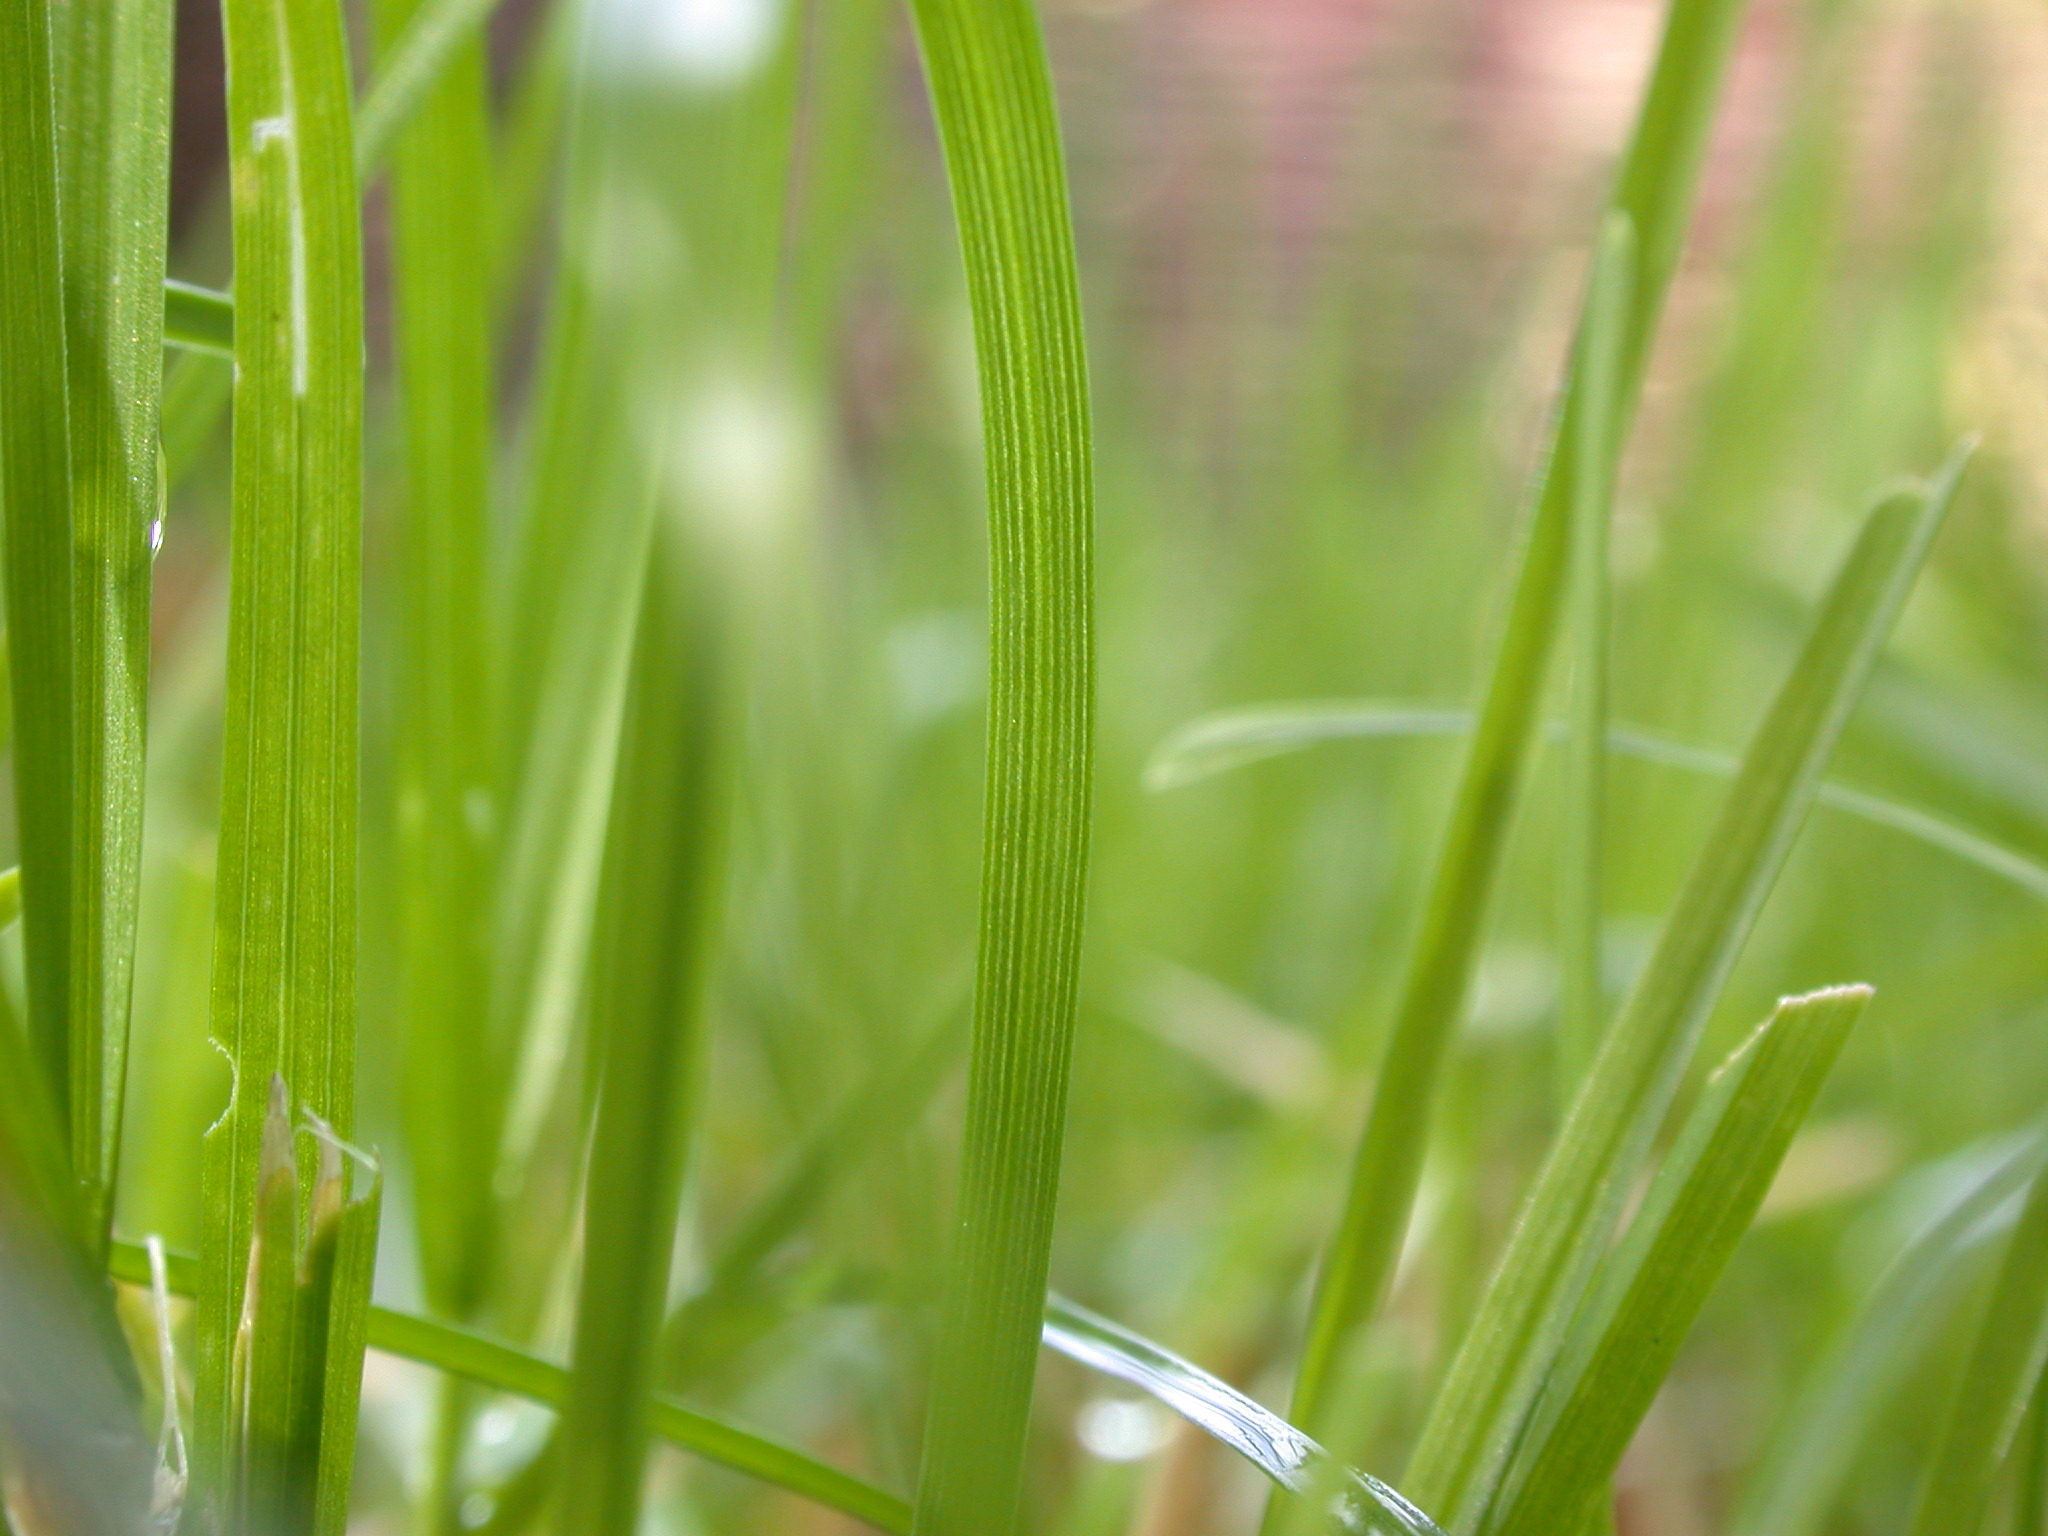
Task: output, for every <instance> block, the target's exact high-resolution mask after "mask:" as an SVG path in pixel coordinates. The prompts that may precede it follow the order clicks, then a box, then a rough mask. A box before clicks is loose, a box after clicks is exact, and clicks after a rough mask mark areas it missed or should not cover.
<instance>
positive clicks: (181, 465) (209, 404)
mask: <svg viewBox="0 0 2048 1536" xmlns="http://www.w3.org/2000/svg"><path fill="white" fill-rule="evenodd" d="M234 384H235V370H234V364H233V363H232V362H231V361H229V359H227V358H225V357H221V356H218V355H216V354H214V353H211V352H184V353H181V354H179V355H178V356H177V357H175V358H173V359H172V360H171V365H170V367H169V368H168V369H167V370H165V373H164V398H163V422H162V427H161V437H162V441H163V445H164V488H165V490H166V491H167V492H168V491H169V490H172V489H174V488H175V487H176V486H177V485H178V484H179V482H180V481H182V480H183V479H184V478H185V476H186V475H187V474H189V473H190V472H191V470H192V467H193V465H195V464H197V463H198V462H199V459H200V455H201V454H202V453H204V451H205V450H206V447H207V445H208V444H209V443H210V442H211V441H212V440H213V436H214V429H215V428H217V427H218V426H219V425H220V421H221V418H222V417H223V416H225V415H226V414H227V408H228V401H229V399H230V397H231V396H232V395H233V394H234Z"/></svg>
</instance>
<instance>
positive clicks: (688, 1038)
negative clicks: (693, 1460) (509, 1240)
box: [556, 521, 726, 1532]
mask: <svg viewBox="0 0 2048 1536" xmlns="http://www.w3.org/2000/svg"><path fill="white" fill-rule="evenodd" d="M681 544H682V538H681V534H680V531H679V530H678V529H677V528H676V526H675V525H674V523H673V522H672V521H665V522H664V523H663V524H662V526H661V527H660V528H659V529H658V531H657V534H656V539H655V548H654V553H653V558H652V559H651V560H650V562H649V567H648V577H647V586H646V590H645V592H644V593H643V595H642V598H641V604H640V625H639V637H638V640H637V642H636V644H635V649H634V657H633V674H632V678H631V681H630V684H629V686H628V696H627V703H626V715H625V725H624V727H623V729H622V731H621V733H620V738H619V765H618V774H617V778H616V782H615V784H614V788H613V797H612V818H611V829H610V833H609V836H608V838H607V841H606V845H605V865H604V874H603V877H602V880H601V882H600V885H599V894H598V913H597V927H596V934H595V939H594V947H593V953H592V957H591V970H590V977H591V980H590V1003H589V1011H590V1027H591V1033H592V1039H593V1042H594V1045H595V1049H596V1063H595V1064H596V1069H597V1073H598V1078H599V1083H600V1087H599V1091H598V1099H597V1120H596V1127H595V1130H594V1131H593V1133H592V1137H591V1150H590V1162H589V1168H588V1171H587V1175H586V1178H585V1187H584V1202H583V1205H584V1218H583V1230H584V1237H583V1279H582V1288H581V1291H580V1293H579V1295H578V1299H577V1308H576V1340H575V1348H574V1354H573V1358H572V1361H571V1366H570V1379H569V1393H568V1398H567V1401H566V1402H565V1404H564V1407H563V1412H562V1432H561V1459H560V1466H559V1480H558V1484H557V1490H556V1518H557V1528H558V1529H560V1530H562V1531H564V1532H580V1531H626V1530H631V1529H633V1527H634V1524H635V1521H636V1520H637V1517H638V1509H639V1499H640V1479H641V1473H642V1469H643V1466H644V1463H645V1459H646V1453H647V1443H648V1436H649V1434H650V1433H651V1431H652V1424H651V1422H650V1420H649V1417H648V1399H649V1394H650V1392H651V1391H652V1389H653V1387H654V1385H655V1382H656V1379H657V1375H658V1371H657V1362H658V1358H659V1345H658V1332H659V1328H660V1324H661V1317H662V1311H663V1307H664V1305H665V1303H666V1300H667V1294H668V1277H669V1260H670V1256H671V1253H672V1252H673V1249H674V1245H675V1223H676V1217H677V1212H678V1204H679V1199H680V1192H681V1186H682V1175H683V1154H684V1151H685V1148H686V1146H687V1143H688V1139H689V1119H690V1114H689V1111H690V1100H691V1097H692V1093H693V1089H694V1078H695V1076H696V1069H697V1063H696V1058H697V1054H698V1036H699V1033H700V1025H701V1013H702V1009H703V993H704V990H705V983H706V976H707V973H708V970H709V966H710V953H709V952H710V948H711V944H712V938H713V934H714V932H715V928H716V921H717V915H718V906H719V902H720V899H721V896H722V887H721V877H720V866H721V858H720V847H721V844H722V842H723V840H724V824H725V820H726V805H725V799H724V792H723V788H722V785H721V772H720V767H719V762H718V759H719V755H720V751H721V747H720V743H719V740H718V737H719V734H720V730H721V727H722V721H721V718H720V711H721V707H722V706H721V702H720V690H719V681H718V676H717V673H718V666H719V658H718V654H717V653H718V644H717V640H716V638H715V631H716V615H715V613H714V612H712V611H711V608H710V606H709V601H708V597H707V594H706V592H705V590H704V589H703V587H702V586H701V585H700V584H698V583H696V582H694V581H693V580H692V576H693V572H692V571H691V570H690V568H689V566H688V564H687V563H686V562H687V561H688V559H689V556H688V555H687V554H686V553H685V552H684V550H683V549H682V548H681Z"/></svg>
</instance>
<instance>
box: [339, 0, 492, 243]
mask: <svg viewBox="0 0 2048 1536" xmlns="http://www.w3.org/2000/svg"><path fill="white" fill-rule="evenodd" d="M497 8H498V0H423V3H421V4H418V5H413V6H408V7H406V8H405V9H404V11H403V13H402V19H403V28H402V30H400V31H398V32H396V33H394V34H390V35H389V36H388V37H387V40H386V42H385V45H384V49H383V61H382V63H381V65H380V66H379V68H378V70H377V76H376V79H375V80H373V81H372V82H371V85H370V90H369V94H368V95H366V96H365V97H364V98H363V104H362V107H361V109H360V110H359V111H358V112H357V113H356V171H357V174H358V175H360V176H361V177H362V178H363V179H364V180H366V181H367V180H368V179H369V176H370V173H371V172H372V171H374V170H376V169H377V168H378V167H379V166H380V165H382V164H383V163H384V157H385V156H386V155H387V154H389V153H390V152H391V149H392V147H393V146H394V145H395V144H397V143H398V142H399V141H400V139H401V137H402V130H403V129H404V128H405V125H406V123H407V122H408V121H410V120H411V119H412V118H413V117H414V116H416V115H417V114H419V113H421V112H425V111H431V110H432V109H431V108H430V106H429V103H430V102H432V101H433V99H434V98H435V97H436V96H438V95H441V93H442V90H443V88H444V85H445V83H446V81H447V79H448V77H449V76H450V75H451V74H455V75H461V74H463V73H465V72H466V71H467V70H468V69H469V68H470V65H469V64H468V63H467V62H465V61H466V60H467V59H470V58H474V57H476V56H478V55H479V54H480V53H481V41H480V39H479V38H478V36H477V33H478V32H479V30H480V29H481V28H482V27H483V24H484V23H485V22H486V21H488V20H490V16H491V12H492V11H494V10H496V9H497ZM443 99H444V101H445V99H446V98H445V97H444V98H443ZM486 227H488V226H478V228H479V229H481V228H486ZM473 232H474V231H473Z"/></svg>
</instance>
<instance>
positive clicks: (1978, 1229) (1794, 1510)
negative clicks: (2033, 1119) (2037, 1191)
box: [1729, 1131, 2048, 1536]
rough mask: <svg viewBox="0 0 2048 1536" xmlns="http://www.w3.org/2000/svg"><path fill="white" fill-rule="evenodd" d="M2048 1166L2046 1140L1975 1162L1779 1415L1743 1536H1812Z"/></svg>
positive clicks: (1736, 1525)
mask: <svg viewBox="0 0 2048 1536" xmlns="http://www.w3.org/2000/svg"><path fill="white" fill-rule="evenodd" d="M2044 1157H2048V1140H2044V1139H2043V1137H2042V1135H2041V1134H2040V1132H2038V1131H2036V1132H2035V1133H2033V1134H2032V1135H2030V1136H2027V1137H2026V1138H2024V1139H2023V1140H2022V1141H2021V1142H2020V1143H2019V1144H2018V1145H2016V1146H2011V1145H2008V1146H2006V1147H2004V1148H2002V1149H2001V1150H1999V1151H1998V1152H1997V1153H1996V1154H1995V1155H1994V1156H1993V1157H1992V1158H1991V1160H1990V1161H1989V1162H1988V1163H1985V1162H1984V1161H1983V1160H1982V1159H1973V1160H1972V1166H1970V1167H1969V1168H1968V1169H1967V1170H1966V1171H1965V1172H1964V1173H1963V1174H1962V1175H1961V1177H1960V1178H1959V1179H1958V1181H1957V1182H1956V1184H1955V1187H1954V1188H1953V1189H1952V1190H1951V1191H1949V1192H1947V1193H1946V1194H1945V1195H1944V1197H1943V1200H1942V1203H1941V1205H1940V1207H1939V1208H1938V1209H1937V1210H1936V1211H1935V1212H1934V1213H1932V1214H1931V1215H1930V1216H1929V1217H1928V1218H1927V1219H1926V1220H1925V1221H1924V1222H1923V1224H1922V1225H1921V1228H1920V1230H1919V1231H1918V1232H1916V1233H1915V1234H1914V1235H1913V1236H1912V1238H1911V1239H1910V1240H1909V1241H1908V1242H1907V1243H1906V1245H1905V1246H1904V1247H1903V1248H1901V1249H1900V1251H1899V1253H1898V1255H1897V1257H1896V1258H1894V1259H1893V1260H1892V1262H1891V1263H1890V1264H1889V1265H1887V1266H1886V1268H1885V1271H1884V1273H1883V1274H1882V1275H1881V1276H1880V1277H1879V1279H1878V1281H1877V1283H1876V1285H1874V1286H1873V1287H1872V1288H1871V1291H1870V1294H1869V1296H1868V1298H1867V1299H1865V1300H1864V1301H1863V1303H1862V1304H1861V1305H1860V1306H1859V1307H1858V1308H1857V1310H1856V1311H1855V1313H1854V1314H1853V1315H1852V1316H1851V1317H1850V1318H1849V1319H1848V1320H1847V1321H1846V1322H1845V1323H1844V1325H1843V1326H1842V1328H1841V1329H1840V1331H1839V1332H1838V1334H1837V1335H1836V1337H1835V1338H1834V1339H1833V1340H1832V1341H1831V1342H1830V1344H1829V1345H1828V1347H1827V1349H1826V1350H1825V1351H1823V1353H1822V1354H1821V1356H1820V1358H1819V1359H1818V1360H1817V1361H1816V1362H1815V1363H1814V1365H1813V1367H1812V1368H1811V1370H1810V1371H1809V1372H1808V1373H1807V1375H1806V1377H1805V1379H1804V1380H1803V1381H1802V1382H1801V1383H1800V1385H1799V1387H1798V1388H1797V1389H1796V1390H1795V1391H1794V1393H1793V1394H1792V1396H1791V1398H1790V1400H1789V1401H1788V1402H1787V1403H1786V1405H1785V1407H1784V1409H1783V1411H1782V1412H1781V1413H1779V1414H1778V1416H1777V1423H1776V1426H1775V1428H1774V1431H1773V1432H1772V1433H1771V1434H1769V1435H1767V1436H1766V1437H1765V1440H1764V1455H1763V1462H1762V1464H1761V1466H1759V1467H1758V1469H1757V1471H1756V1472H1755V1473H1754V1474H1752V1476H1751V1477H1750V1478H1749V1480H1748V1483H1747V1486H1746V1487H1745V1489H1744V1492H1743V1498H1742V1503H1741V1505H1740V1506H1739V1507H1738V1508H1737V1510H1736V1513H1735V1516H1734V1519H1733V1520H1732V1521H1731V1522H1730V1525H1729V1530H1730V1531H1731V1532H1732V1533H1733V1536H1811V1533H1812V1532H1814V1531H1817V1530H1819V1529H1820V1527H1821V1522H1822V1520H1823V1519H1824V1518H1825V1517H1826V1514H1827V1511H1828V1506H1829V1504H1830V1502H1831V1501H1832V1500H1833V1498H1834V1496H1835V1494H1836V1492H1837V1491H1838V1490H1839V1489H1840V1488H1841V1486H1842V1483H1843V1481H1844V1479H1846V1478H1847V1476H1848V1473H1849V1468H1850V1466H1851V1464H1852V1462H1853V1460H1854V1458H1855V1456H1856V1453H1857V1451H1858V1450H1859V1448H1860V1447H1861V1446H1862V1445H1863V1442H1864V1439H1865V1437H1866V1435H1867V1433H1868V1431H1869V1428H1870V1424H1871V1421H1872V1419H1873V1417H1874V1416H1875V1415H1876V1413H1877V1411H1878V1409H1879V1408H1880V1407H1882V1405H1883V1403H1884V1402H1885V1400H1886V1398H1887V1397H1888V1395H1889V1394H1890V1393H1891V1391H1892V1390H1893V1389H1894V1388H1895V1387H1896V1386H1897V1384H1898V1382H1899V1381H1900V1379H1901V1378H1902V1377H1903V1376H1904V1375H1905V1373H1906V1371H1907V1369H1908V1368H1909V1367H1910V1366H1911V1364H1912V1362H1913V1360H1914V1358H1915V1356H1916V1354H1917V1351H1918V1347H1919V1345H1920V1344H1921V1342H1922V1340H1923V1339H1924V1337H1925V1336H1926V1334H1927V1332H1928V1331H1929V1329H1930V1327H1931V1326H1932V1324H1933V1323H1934V1322H1935V1320H1936V1318H1937V1316H1938V1313H1937V1303H1939V1302H1940V1301H1941V1300H1942V1299H1943V1298H1944V1297H1945V1296H1948V1295H1950V1294H1952V1287H1953V1283H1954V1281H1955V1278H1956V1276H1957V1273H1958V1271H1961V1270H1963V1269H1965V1267H1966V1264H1967V1261H1968V1260H1970V1259H1971V1258H1973V1257H1974V1256H1975V1255H1976V1254H1977V1252H1978V1251H1979V1250H1981V1249H1982V1248H1983V1247H1984V1246H1985V1244H1986V1243H1988V1242H1989V1241H1990V1240H1991V1239H1992V1238H1994V1237H1997V1236H2000V1235H2002V1234H2003V1233H2005V1232H2007V1231H2009V1230H2010V1229H2011V1227H2012V1223H2013V1221H2014V1219H2015V1218H2016V1216H2017V1215H2018V1204H2019V1198H2020V1197H2022V1196H2023V1195H2024V1194H2025V1191H2026V1188H2027V1185H2028V1183H2029V1181H2030V1180H2031V1179H2032V1178H2033V1177H2034V1175H2035V1173H2036V1172H2037V1171H2038V1170H2039V1169H2040V1167H2041V1164H2042V1161H2043V1159H2044Z"/></svg>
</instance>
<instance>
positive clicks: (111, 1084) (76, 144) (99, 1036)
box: [55, 0, 172, 1242]
mask: <svg viewBox="0 0 2048 1536" xmlns="http://www.w3.org/2000/svg"><path fill="white" fill-rule="evenodd" d="M171 11H172V6H171V4H170V3H169V0H107V3H104V4H98V5H89V6H65V7H63V8H62V9H61V10H59V11H58V12H57V13H56V15H55V22H56V55H57V61H58V81H57V125H58V136H59V149H60V160H59V181H60V183H61V186H62V191H63V198H62V203H63V222H64V311H65V313H64V348H65V354H64V355H65V362H66V366H67V370H68V373H69V388H68V404H69V416H70V428H71V473H72V481H73V487H72V506H71V515H72V520H73V536H74V538H75V540H76V555H75V565H74V569H73V576H72V582H73V585H72V597H71V601H72V614H71V617H72V622H73V624H74V625H75V626H76V627H75V629H74V630H73V633H72V652H73V654H72V664H71V666H72V688H73V690H74V692H73V706H74V708H75V711H76V714H75V716H74V720H75V724H74V727H73V735H72V769H73V774H74V779H73V795H74V797H75V798H74V802H73V812H74V814H75V816H76V818H77V820H76V824H75V841H74V843H73V845H72V877H73V880H74V882H75V895H74V898H73V902H72V908H71V945H72V948H71V985H70V989H69V990H70V997H71V1010H72V1012H71V1021H70V1031H71V1058H72V1065H71V1135H72V1140H73V1143H74V1145H75V1147H76V1149H77V1151H76V1153H75V1159H76V1162H77V1166H78V1172H79V1176H80V1178H81V1180H82V1181H83V1182H84V1183H85V1185H86V1187H87V1189H88V1191H89V1197H88V1199H89V1204H90V1207H91V1209H90V1219H91V1221H92V1223H93V1225H94V1227H95V1228H96V1229H99V1230H101V1231H104V1230H106V1229H107V1228H109V1226H110V1225H111V1222H112V1219H113V1198H112V1189H113V1182H114V1174H115V1170H116V1168H117V1167H118V1165H119V1162H120V1141H121V1102H122V1093H123V1088H124V1085H125V1083H126V1080H127V1059H128V1002H129V988H130V985H131V982H132V978H133V975H134V964H135V925H136V914H137V905H138V900H139V894H140V880H141V865H142V764H143V750H142V743H143V719H144V708H145V697H146V694H147V691H148V682H149V612H150V609H149V597H150V563H151V560H152V558H153V556H154V554H155V539H156V532H157V528H156V525H157V519H158V515H159V511H160V487H159V485H158V483H157V476H158V453H157V411H158V400H159V396H160V391H161V389H162V386H163V376H164V370H163V344H162V337H161V326H162V321H163V299H162V290H163V281H164V242H165V231H166V226H167V220H168V217H169V210H170V158H171V153H170V151H171ZM99 1241H101V1242H104V1241H105V1238H104V1237H102V1238H100V1239H99Z"/></svg>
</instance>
